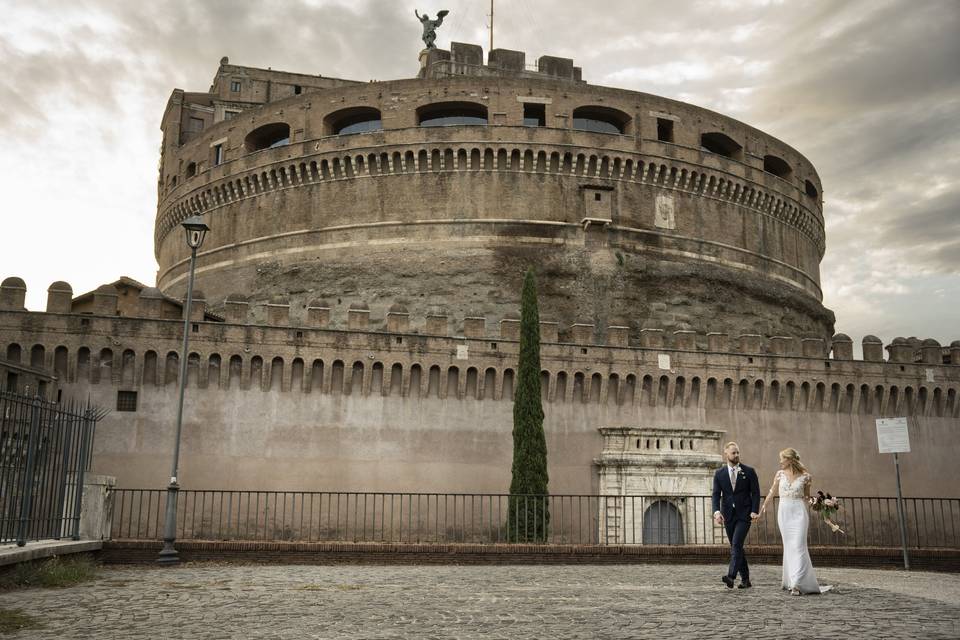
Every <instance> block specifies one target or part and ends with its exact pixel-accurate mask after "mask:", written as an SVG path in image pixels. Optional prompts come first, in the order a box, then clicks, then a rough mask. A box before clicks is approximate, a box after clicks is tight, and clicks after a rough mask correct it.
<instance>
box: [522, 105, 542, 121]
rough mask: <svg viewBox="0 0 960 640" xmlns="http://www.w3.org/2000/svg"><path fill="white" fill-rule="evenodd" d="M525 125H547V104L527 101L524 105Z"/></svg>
mask: <svg viewBox="0 0 960 640" xmlns="http://www.w3.org/2000/svg"><path fill="white" fill-rule="evenodd" d="M523 126H525V127H545V126H547V107H546V105H543V104H526V103H525V104H524V105H523Z"/></svg>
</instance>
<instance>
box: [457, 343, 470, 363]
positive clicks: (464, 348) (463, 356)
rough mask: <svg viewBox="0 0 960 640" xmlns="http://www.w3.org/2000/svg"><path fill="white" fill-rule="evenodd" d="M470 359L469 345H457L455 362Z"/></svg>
mask: <svg viewBox="0 0 960 640" xmlns="http://www.w3.org/2000/svg"><path fill="white" fill-rule="evenodd" d="M469 357H470V345H466V344H458V345H457V360H467V359H468V358H469Z"/></svg>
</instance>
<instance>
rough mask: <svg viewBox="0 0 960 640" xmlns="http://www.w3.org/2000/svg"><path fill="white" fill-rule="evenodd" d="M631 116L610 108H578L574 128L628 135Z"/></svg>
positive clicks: (575, 111) (575, 110)
mask: <svg viewBox="0 0 960 640" xmlns="http://www.w3.org/2000/svg"><path fill="white" fill-rule="evenodd" d="M629 122H630V116H628V115H627V114H626V113H624V112H622V111H618V110H617V109H611V108H610V107H596V106H591V107H577V108H576V109H574V110H573V128H574V129H578V130H580V131H593V132H595V133H615V134H621V133H626V130H627V124H628V123H629Z"/></svg>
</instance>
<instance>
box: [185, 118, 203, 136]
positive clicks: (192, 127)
mask: <svg viewBox="0 0 960 640" xmlns="http://www.w3.org/2000/svg"><path fill="white" fill-rule="evenodd" d="M187 131H193V132H197V131H203V118H194V117H193V116H190V121H189V122H188V123H187Z"/></svg>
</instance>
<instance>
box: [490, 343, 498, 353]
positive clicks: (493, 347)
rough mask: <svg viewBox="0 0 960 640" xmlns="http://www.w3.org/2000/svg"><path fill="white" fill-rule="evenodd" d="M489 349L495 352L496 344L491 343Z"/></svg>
mask: <svg viewBox="0 0 960 640" xmlns="http://www.w3.org/2000/svg"><path fill="white" fill-rule="evenodd" d="M490 348H491V349H493V350H494V351H496V350H497V343H496V342H491V343H490Z"/></svg>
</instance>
